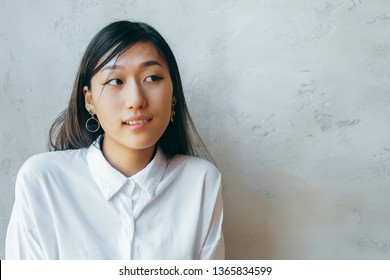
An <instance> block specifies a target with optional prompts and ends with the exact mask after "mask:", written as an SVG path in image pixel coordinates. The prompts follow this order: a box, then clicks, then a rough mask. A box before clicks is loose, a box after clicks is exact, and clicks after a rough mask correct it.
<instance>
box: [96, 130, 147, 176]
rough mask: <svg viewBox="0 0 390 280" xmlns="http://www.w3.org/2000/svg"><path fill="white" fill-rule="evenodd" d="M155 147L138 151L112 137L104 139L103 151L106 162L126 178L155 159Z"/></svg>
mask: <svg viewBox="0 0 390 280" xmlns="http://www.w3.org/2000/svg"><path fill="white" fill-rule="evenodd" d="M154 149H155V146H151V147H149V148H146V149H142V150H137V149H131V148H129V147H126V146H123V145H121V144H120V143H118V142H115V141H114V140H113V139H111V138H110V137H104V139H103V140H102V143H101V150H102V153H103V155H104V157H105V158H106V160H107V161H108V162H109V163H110V164H111V166H112V167H114V168H115V169H116V170H118V171H119V172H120V173H122V174H123V175H125V176H126V177H131V176H133V175H134V174H136V173H138V172H139V171H141V170H142V169H144V168H145V167H146V166H147V165H148V163H149V162H150V161H151V160H152V159H153V155H154Z"/></svg>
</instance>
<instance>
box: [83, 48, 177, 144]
mask: <svg viewBox="0 0 390 280" xmlns="http://www.w3.org/2000/svg"><path fill="white" fill-rule="evenodd" d="M84 94H85V104H86V109H87V110H90V109H92V111H93V112H94V113H95V114H96V115H97V117H98V119H99V121H100V124H101V126H102V128H103V129H104V131H105V136H104V137H105V138H104V145H106V142H107V143H110V145H114V146H116V147H118V148H121V147H122V148H123V147H125V148H129V149H135V150H143V149H148V148H154V145H155V144H156V142H157V141H158V139H159V138H160V137H161V136H162V134H163V133H164V131H165V129H166V128H167V126H168V124H169V120H170V117H171V109H172V102H173V98H174V97H173V95H172V94H173V87H172V81H171V77H170V74H169V69H168V65H167V64H166V62H165V60H164V59H163V58H162V57H161V56H160V55H159V53H158V51H157V50H156V49H155V47H154V46H153V45H152V44H151V43H150V42H138V43H136V44H135V45H134V46H132V47H131V48H129V49H128V50H127V51H126V52H124V53H123V54H122V55H120V56H119V58H118V59H117V60H116V61H115V58H114V59H113V60H112V61H111V62H109V63H108V64H107V65H105V66H104V67H103V68H102V69H101V70H100V71H99V72H98V73H97V74H96V75H95V76H93V78H92V80H91V88H90V89H88V88H87V87H84Z"/></svg>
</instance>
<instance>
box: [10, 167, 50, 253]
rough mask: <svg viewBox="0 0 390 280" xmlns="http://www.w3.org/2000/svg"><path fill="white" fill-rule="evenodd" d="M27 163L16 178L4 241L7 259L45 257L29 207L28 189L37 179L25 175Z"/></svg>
mask: <svg viewBox="0 0 390 280" xmlns="http://www.w3.org/2000/svg"><path fill="white" fill-rule="evenodd" d="M27 165H28V164H27ZM27 165H26V164H24V165H23V166H22V168H21V169H20V170H19V173H18V176H17V178H16V184H15V202H14V206H13V209H12V214H11V219H10V222H9V225H8V229H7V236H6V243H5V257H6V259H9V260H24V259H46V257H45V254H44V250H43V249H42V246H41V242H40V236H39V233H38V231H37V229H36V226H35V219H34V216H35V215H34V211H33V209H32V207H31V193H30V191H31V189H32V186H33V185H34V184H36V182H37V180H36V178H34V177H35V176H27V173H29V172H28V170H29V168H28V166H27ZM30 175H31V173H30Z"/></svg>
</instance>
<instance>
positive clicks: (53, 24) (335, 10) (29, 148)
mask: <svg viewBox="0 0 390 280" xmlns="http://www.w3.org/2000/svg"><path fill="white" fill-rule="evenodd" d="M120 19H129V20H137V21H145V22H147V23H149V24H151V25H152V26H154V27H156V28H157V30H159V31H160V32H161V33H162V35H163V36H164V37H165V38H166V39H167V41H168V42H169V43H170V45H171V47H172V49H173V51H174V53H175V55H176V58H177V61H178V64H179V67H180V70H181V74H182V79H183V84H184V89H185V94H186V98H187V102H188V104H189V108H190V112H191V113H192V116H193V118H194V120H195V123H196V125H197V127H198V129H199V132H200V134H201V135H202V137H203V138H204V140H205V142H206V144H207V145H208V147H209V149H210V152H211V153H212V155H213V156H214V159H215V161H216V163H217V164H218V167H219V169H220V171H221V172H222V175H223V182H224V193H223V194H224V202H225V223H224V232H225V242H226V257H227V258H229V259H389V258H390V175H389V168H390V141H389V140H390V135H389V129H390V3H389V1H388V0H371V1H369V0H335V1H320V0H294V1H291V0H258V1H255V0H246V1H245V0H244V1H233V0H229V1H228V0H226V1H206V0H203V1H183V0H172V1H160V0H148V1H141V0H133V1H125V0H115V1H113V0H107V1H92V0H81V1H75V0H69V1H50V0H47V1H44V0H23V1H21V0H13V1H8V0H0V46H1V51H0V61H1V67H0V79H1V82H0V100H1V102H0V114H1V115H0V116H1V118H0V128H1V133H0V146H1V149H0V258H1V259H4V241H5V234H6V228H7V224H8V220H9V216H10V213H11V209H12V204H13V201H14V183H15V177H16V174H17V172H18V169H19V168H20V166H21V164H22V163H23V162H24V161H25V160H26V159H27V158H28V157H29V156H31V155H33V154H35V153H40V152H44V151H46V142H47V135H48V129H49V126H50V124H51V123H52V121H53V120H54V118H55V117H56V116H57V114H58V113H59V112H60V111H62V110H63V109H64V108H65V107H66V105H67V102H68V99H69V96H70V92H71V88H72V83H73V79H74V76H75V74H76V70H77V67H78V64H79V62H80V59H81V56H82V53H83V51H84V49H85V48H86V46H87V44H88V42H89V41H90V40H91V39H92V37H93V35H94V34H95V33H96V32H97V31H98V30H100V29H101V28H102V27H104V26H105V25H107V24H108V23H111V22H113V21H115V20H120Z"/></svg>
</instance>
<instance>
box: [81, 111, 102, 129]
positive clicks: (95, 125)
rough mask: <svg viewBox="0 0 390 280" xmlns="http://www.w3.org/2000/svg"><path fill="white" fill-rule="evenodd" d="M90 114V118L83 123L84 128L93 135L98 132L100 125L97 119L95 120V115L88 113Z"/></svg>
mask: <svg viewBox="0 0 390 280" xmlns="http://www.w3.org/2000/svg"><path fill="white" fill-rule="evenodd" d="M88 112H89V113H90V114H91V117H90V118H89V119H88V120H87V121H86V122H85V128H86V129H87V130H88V131H89V132H91V133H93V132H96V131H98V130H99V128H100V123H99V120H98V119H97V118H95V114H94V113H93V112H92V110H89V111H88Z"/></svg>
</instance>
